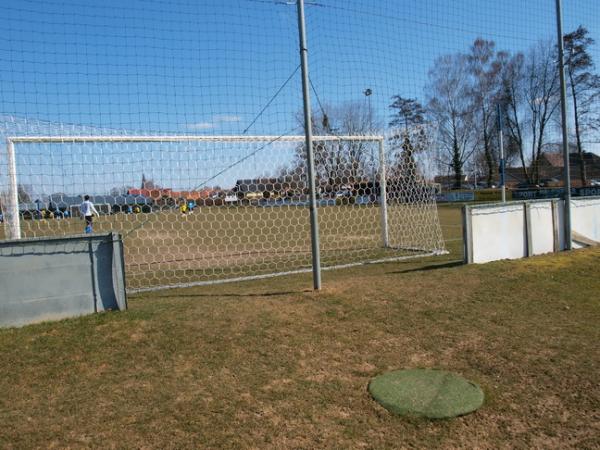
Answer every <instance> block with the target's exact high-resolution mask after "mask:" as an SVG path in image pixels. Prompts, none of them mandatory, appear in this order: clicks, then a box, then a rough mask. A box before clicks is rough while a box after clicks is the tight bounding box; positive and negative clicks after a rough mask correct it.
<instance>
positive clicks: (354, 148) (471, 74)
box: [278, 26, 600, 188]
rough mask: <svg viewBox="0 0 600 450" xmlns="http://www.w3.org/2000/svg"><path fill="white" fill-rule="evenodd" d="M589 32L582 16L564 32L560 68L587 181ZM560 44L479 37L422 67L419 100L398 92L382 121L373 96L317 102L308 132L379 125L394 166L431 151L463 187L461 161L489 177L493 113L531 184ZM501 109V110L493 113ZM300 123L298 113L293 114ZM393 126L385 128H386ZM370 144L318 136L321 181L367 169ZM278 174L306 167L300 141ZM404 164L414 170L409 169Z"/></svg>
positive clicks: (598, 82)
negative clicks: (515, 43) (515, 47)
mask: <svg viewBox="0 0 600 450" xmlns="http://www.w3.org/2000/svg"><path fill="white" fill-rule="evenodd" d="M593 43H594V41H593V39H592V38H591V37H590V36H589V32H588V30H587V29H586V28H584V27H582V26H580V27H579V28H577V29H576V30H575V31H573V32H571V33H568V34H566V35H565V36H564V45H565V55H566V57H565V69H566V75H567V87H568V94H569V101H570V106H569V113H570V115H571V120H570V131H571V136H569V138H570V140H571V142H573V143H574V144H573V147H574V148H576V151H577V153H578V154H579V160H580V164H579V170H580V171H581V172H580V174H578V175H579V178H580V179H581V181H582V183H583V184H584V185H585V184H587V182H588V179H587V175H586V168H585V160H584V151H585V150H586V148H585V142H586V140H587V139H588V138H589V137H590V136H592V135H593V133H595V132H596V131H597V130H598V128H599V125H600V114H599V108H598V106H597V100H598V97H599V96H600V77H599V76H598V75H597V74H595V73H594V63H593V60H592V56H591V54H590V47H591V46H592V45H593ZM557 53H558V52H557V48H556V45H555V44H553V43H552V41H550V40H548V41H541V42H539V43H537V44H536V45H534V46H532V47H531V48H530V49H528V50H527V51H525V52H516V53H511V52H508V51H503V50H497V49H496V45H495V43H494V42H493V41H490V40H485V39H476V40H475V41H474V42H473V44H472V45H471V46H470V48H469V49H468V51H467V52H464V53H455V54H449V55H443V56H440V57H439V58H437V59H436V60H435V61H434V63H433V66H432V67H431V69H430V70H429V72H428V80H427V83H426V86H425V90H424V91H425V93H426V95H425V97H424V99H423V101H420V100H418V99H416V98H407V97H404V96H402V95H396V96H394V97H393V98H392V103H391V104H390V105H389V107H390V109H391V116H390V120H389V122H388V123H387V124H382V123H381V121H380V120H379V119H378V118H377V117H376V115H375V114H374V113H373V110H372V109H371V107H370V103H369V98H368V97H365V101H357V102H352V103H347V104H344V105H340V106H337V107H323V106H322V105H321V104H320V102H318V104H319V106H320V109H319V110H318V111H315V112H313V115H312V119H313V123H312V127H313V134H314V135H361V136H362V135H369V134H382V130H383V129H384V128H386V126H387V129H388V132H387V133H386V135H387V136H391V137H390V138H389V139H388V142H387V149H388V152H389V153H388V158H389V166H388V167H389V169H388V170H389V173H390V176H392V177H396V178H400V177H406V176H407V175H409V176H410V178H414V174H415V173H416V172H417V169H416V167H417V163H416V160H417V159H424V158H423V157H425V158H427V159H429V160H431V159H433V160H434V161H435V166H436V169H437V171H441V172H442V173H452V174H453V177H454V187H456V188H460V187H461V185H462V181H463V179H464V174H465V172H466V170H474V171H476V172H477V173H480V174H485V181H486V182H487V184H488V185H490V186H491V185H492V184H493V183H495V181H496V179H497V174H498V165H499V139H498V132H497V127H498V117H499V116H500V117H501V118H502V122H503V128H504V147H505V148H504V152H505V155H506V158H507V161H508V162H509V163H512V164H518V165H519V166H521V167H522V171H523V178H524V179H525V180H526V181H527V183H529V184H539V183H540V175H541V174H540V170H539V162H540V159H541V157H542V155H543V153H544V152H547V151H549V150H552V149H554V150H556V147H557V146H556V143H557V142H559V141H560V139H559V136H560V134H559V133H560V117H559V115H560V114H559V113H560V83H559V71H558V65H557V61H558V56H557ZM498 110H499V112H500V114H498ZM298 121H299V123H302V118H301V117H300V116H299V117H298ZM390 131H391V133H390ZM376 151H377V150H376V146H374V145H373V143H369V142H365V141H359V140H356V141H323V142H316V143H315V145H314V158H315V170H316V177H317V182H318V183H321V184H324V185H332V186H334V188H336V187H337V185H338V184H340V183H341V182H343V180H346V181H349V182H353V181H359V180H361V179H365V178H371V177H372V176H373V173H374V172H375V171H376V167H377V155H376V153H375V155H374V152H376ZM296 156H297V157H296V160H295V161H294V162H293V163H292V164H291V165H290V166H289V167H287V168H284V169H281V171H280V173H279V174H278V175H279V176H284V175H286V174H291V173H297V172H299V171H300V172H301V171H303V170H304V168H305V161H306V159H305V158H306V156H305V149H304V146H299V147H298V149H297V155H296ZM407 172H413V173H412V174H410V173H407Z"/></svg>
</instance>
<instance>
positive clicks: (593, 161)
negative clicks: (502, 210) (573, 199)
mask: <svg viewBox="0 0 600 450" xmlns="http://www.w3.org/2000/svg"><path fill="white" fill-rule="evenodd" d="M583 160H584V167H585V171H586V179H587V182H588V184H589V183H590V182H591V181H592V180H596V182H600V156H598V155H596V154H595V153H591V152H584V153H583ZM569 167H570V171H571V186H574V187H579V186H582V185H583V183H582V177H581V160H580V158H579V154H578V153H570V154H569ZM538 170H539V181H540V186H543V187H557V186H562V183H563V182H562V180H563V172H564V160H563V155H562V153H557V152H546V153H543V154H542V156H541V157H540V160H539V161H538ZM528 172H529V173H532V172H533V168H532V167H531V166H530V167H528ZM499 178H500V176H499V174H498V173H496V174H494V178H493V182H494V184H495V185H498V184H499ZM434 181H435V182H436V183H440V185H441V186H442V188H443V189H444V190H448V189H452V187H453V186H454V184H455V178H454V175H437V176H436V177H435V179H434ZM505 183H506V187H508V188H511V189H516V188H518V187H523V186H525V185H527V184H528V180H527V178H526V177H525V173H524V171H523V168H522V167H507V168H506V170H505ZM467 184H468V180H467V177H466V176H465V177H464V179H463V185H467Z"/></svg>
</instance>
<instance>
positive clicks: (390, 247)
mask: <svg viewBox="0 0 600 450" xmlns="http://www.w3.org/2000/svg"><path fill="white" fill-rule="evenodd" d="M313 146H314V151H315V171H316V174H315V177H316V185H317V190H318V196H317V204H318V207H319V229H320V233H319V237H320V243H321V246H320V250H321V260H322V265H323V267H326V268H327V267H339V266H344V265H351V264H358V263H364V262H369V261H380V260H392V259H398V258H406V257H414V256H422V255H427V254H437V253H439V252H441V251H443V248H444V247H443V242H442V239H441V233H440V228H439V224H438V221H437V211H436V208H435V202H434V192H433V191H432V188H431V187H430V186H428V185H427V184H426V183H424V182H423V181H422V180H421V179H420V178H419V176H418V173H417V172H416V171H415V170H414V168H411V167H400V166H399V165H398V164H400V165H401V164H406V163H405V162H404V163H402V162H400V163H398V161H396V162H395V163H394V164H391V165H390V166H389V167H388V168H387V171H386V164H385V161H386V158H388V157H389V156H386V155H387V152H386V139H385V138H384V137H382V136H315V137H314V140H313ZM392 159H393V158H392ZM7 161H10V163H9V164H8V166H9V170H8V173H9V174H10V175H11V176H10V177H9V183H10V188H9V189H8V195H6V196H5V197H6V200H7V201H6V205H7V207H6V208H5V214H6V223H5V230H4V233H5V237H9V238H21V237H39V236H56V235H69V234H79V233H83V232H84V230H85V226H86V224H85V222H84V221H82V220H81V217H80V215H81V212H80V205H81V203H82V202H83V201H84V200H83V199H84V195H89V196H90V200H91V201H92V202H93V204H94V205H95V207H96V209H97V210H98V212H99V213H100V217H98V218H96V219H95V220H94V222H93V225H92V226H93V231H94V232H108V231H116V232H119V233H121V235H122V236H123V237H124V243H125V245H124V248H125V263H126V268H127V282H128V288H129V289H130V290H131V291H137V290H146V289H155V288H160V287H165V286H185V285H192V284H201V283H211V282H218V281H223V280H231V279H243V278H253V277H262V276H268V275H276V274H284V273H290V272H298V271H306V270H310V267H311V245H310V244H311V242H310V239H311V233H310V224H309V217H308V213H309V210H308V208H307V206H308V202H309V197H308V184H307V175H306V158H305V148H304V136H242V135H239V136H190V135H188V136H184V135H179V136H177V135H172V136H133V135H130V136H127V135H104V136H101V135H87V136H86V135H80V136H70V137H67V136H59V135H57V136H41V135H38V136H9V137H8V138H7ZM11 165H12V168H11ZM23 186H27V189H26V192H24V188H23ZM24 197H26V198H24ZM383 198H387V202H385V201H382V199H383ZM11 199H13V201H11Z"/></svg>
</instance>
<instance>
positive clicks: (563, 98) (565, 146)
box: [556, 0, 572, 250]
mask: <svg viewBox="0 0 600 450" xmlns="http://www.w3.org/2000/svg"><path fill="white" fill-rule="evenodd" d="M556 31H557V34H558V36H557V37H558V72H559V75H560V115H561V127H562V150H563V162H564V166H565V167H564V171H563V180H564V185H565V205H564V214H563V218H564V225H565V229H564V231H565V250H571V248H572V238H571V173H570V170H571V169H570V159H569V135H568V133H567V84H566V81H565V58H564V52H565V50H564V42H563V32H562V6H561V0H556Z"/></svg>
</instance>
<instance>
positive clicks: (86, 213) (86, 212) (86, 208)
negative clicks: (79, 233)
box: [79, 195, 100, 233]
mask: <svg viewBox="0 0 600 450" xmlns="http://www.w3.org/2000/svg"><path fill="white" fill-rule="evenodd" d="M79 213H80V214H81V217H82V218H83V219H85V232H86V233H91V232H92V219H93V217H94V214H95V215H96V216H97V217H100V214H98V211H96V208H95V207H94V204H93V203H92V202H91V201H90V196H89V195H86V196H85V197H83V203H82V204H81V205H79Z"/></svg>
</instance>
